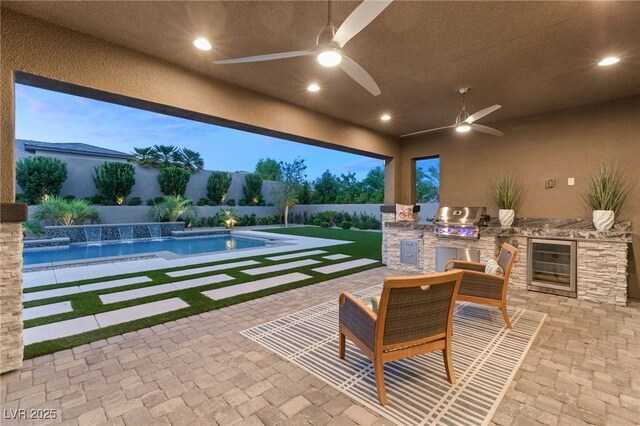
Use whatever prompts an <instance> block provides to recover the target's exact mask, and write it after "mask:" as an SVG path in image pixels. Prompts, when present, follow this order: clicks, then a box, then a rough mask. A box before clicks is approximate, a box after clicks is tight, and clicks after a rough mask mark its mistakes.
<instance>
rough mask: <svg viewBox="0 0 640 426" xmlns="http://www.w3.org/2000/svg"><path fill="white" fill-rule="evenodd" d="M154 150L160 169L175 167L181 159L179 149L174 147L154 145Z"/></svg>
mask: <svg viewBox="0 0 640 426" xmlns="http://www.w3.org/2000/svg"><path fill="white" fill-rule="evenodd" d="M152 149H153V156H154V158H155V160H156V164H157V166H158V167H168V166H173V165H174V164H175V163H176V160H177V159H178V157H179V151H178V148H176V147H175V146H172V145H154V146H153V148H152Z"/></svg>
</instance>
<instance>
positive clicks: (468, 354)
mask: <svg viewBox="0 0 640 426" xmlns="http://www.w3.org/2000/svg"><path fill="white" fill-rule="evenodd" d="M381 289H382V286H375V287H370V288H367V289H365V290H362V291H359V292H357V293H354V294H355V295H356V296H358V297H360V298H361V299H362V300H363V301H365V303H367V302H369V301H370V297H371V295H372V294H379V293H380V291H381ZM337 300H338V295H336V297H335V300H332V301H329V302H326V303H323V304H320V305H317V306H314V307H312V308H309V309H305V310H304V311H300V312H297V313H294V314H291V315H289V316H286V317H283V318H280V319H277V320H275V321H271V322H268V323H266V324H262V325H260V326H257V327H253V328H250V329H248V330H245V331H243V332H242V334H243V335H244V336H245V337H247V338H249V339H251V340H253V341H255V342H257V343H260V344H261V345H263V346H264V347H266V348H268V349H270V350H272V351H273V352H275V353H277V354H278V355H280V356H282V357H283V358H284V359H286V360H287V361H289V362H291V363H293V364H295V365H297V366H299V367H301V368H303V369H304V370H306V371H308V372H309V373H311V374H313V375H314V376H316V377H318V378H319V379H321V380H323V381H325V382H326V383H328V384H329V385H331V386H333V387H335V388H336V389H338V390H339V391H341V392H343V393H344V394H346V395H348V396H349V397H351V398H353V399H354V400H356V401H358V402H360V403H361V404H363V405H365V406H367V407H369V408H370V409H372V410H373V411H375V412H377V413H379V414H380V415H382V416H384V417H386V418H387V419H389V420H392V421H393V422H395V423H397V424H399V425H431V424H451V425H486V424H488V423H489V421H490V419H491V416H492V415H493V413H494V411H495V409H496V408H497V406H498V404H499V403H500V400H501V399H502V397H503V396H504V393H505V392H506V391H507V388H508V386H509V383H510V382H511V380H512V379H513V376H514V375H515V373H516V371H517V370H518V367H519V366H520V364H521V363H522V361H523V360H524V358H525V356H526V354H527V351H528V350H529V347H530V346H531V344H532V343H533V340H534V339H535V337H536V334H537V333H538V330H540V327H541V326H542V323H543V322H544V318H545V316H546V314H542V313H539V312H535V311H530V310H527V309H521V308H510V309H509V315H510V317H511V322H512V324H513V329H512V330H509V329H507V328H506V327H505V325H504V321H503V319H502V314H501V313H500V311H499V310H498V309H496V308H489V307H485V306H482V305H474V304H470V303H458V304H457V305H456V310H455V312H454V338H453V349H452V352H453V365H454V368H455V375H456V384H455V385H451V384H450V383H449V382H448V381H447V378H446V374H445V370H444V363H443V360H442V352H441V351H436V352H431V353H428V354H425V355H420V356H417V357H413V358H406V359H403V360H400V361H395V362H392V363H388V364H385V366H384V376H385V383H386V388H387V398H388V405H387V406H385V407H383V406H381V405H380V404H379V403H378V396H377V393H376V385H375V378H374V373H373V364H372V363H371V362H370V361H369V360H368V359H367V358H366V357H364V356H363V355H362V354H361V352H360V350H359V349H358V348H357V347H355V346H354V345H353V344H351V343H350V342H349V339H347V356H346V358H345V359H344V360H341V359H339V358H338V303H337Z"/></svg>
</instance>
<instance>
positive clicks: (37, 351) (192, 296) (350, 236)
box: [24, 228, 382, 358]
mask: <svg viewBox="0 0 640 426" xmlns="http://www.w3.org/2000/svg"><path fill="white" fill-rule="evenodd" d="M274 231H275V232H276V233H280V234H287V233H290V234H294V235H303V236H309V237H316V238H331V239H342V240H346V241H354V242H355V244H345V245H339V246H330V247H326V248H323V250H325V251H327V252H328V253H325V254H322V255H317V256H310V257H311V258H313V257H318V258H319V257H320V256H326V255H327V254H336V253H344V254H351V255H352V256H354V257H369V258H373V259H380V246H381V243H382V235H381V234H380V233H376V232H362V231H344V230H333V229H326V228H293V229H282V230H280V229H279V230H274ZM300 232H308V233H300ZM354 246H362V247H360V248H356V247H354ZM347 248H349V249H347ZM300 251H303V250H300ZM376 251H377V255H376V254H375V253H376ZM293 252H294V251H292V252H291V253H293ZM266 256H271V255H265V256H258V257H252V258H246V259H247V260H248V259H255V260H259V261H260V263H261V265H256V266H266V265H270V264H277V263H278V262H273V261H267V260H266V259H264V258H265V257H266ZM320 260H321V259H320ZM223 263H228V262H211V263H207V264H199V265H190V266H188V267H180V268H171V269H167V270H161V271H147V272H140V273H133V274H125V275H118V276H112V277H104V278H100V279H91V280H84V281H77V282H73V283H65V284H61V285H56V286H46V289H52V288H59V287H67V286H71V285H79V284H88V283H94V282H100V281H105V280H106V279H108V280H112V279H120V278H126V277H131V276H139V275H146V276H148V277H149V278H151V279H152V280H153V282H148V283H142V284H134V285H131V286H123V287H118V288H116V289H112V290H111V291H109V290H96V291H93V292H85V293H79V294H74V295H69V296H60V297H56V298H50V299H46V300H44V301H33V302H28V303H25V306H29V307H30V306H39V305H43V304H49V303H55V302H57V301H64V300H70V301H71V304H72V307H73V309H74V312H71V313H66V314H59V315H54V316H50V317H42V318H36V319H33V320H29V321H25V327H35V326H37V325H42V324H48V323H51V322H57V321H62V320H65V319H71V318H77V317H81V316H86V315H93V314H96V313H101V312H107V311H111V310H114V309H121V308H125V307H129V306H135V305H140V304H142V303H148V302H154V301H157V300H163V299H167V298H171V297H180V298H181V299H182V300H184V301H185V302H187V303H189V305H190V306H189V307H188V308H185V309H180V310H177V311H173V312H168V313H166V314H162V315H156V316H154V317H148V318H143V319H140V320H136V321H131V322H128V323H124V324H118V325H114V326H110V327H106V328H102V329H99V330H94V331H90V332H87V333H83V334H79V335H75V336H69V337H64V338H61V339H56V340H51V341H46V342H40V343H34V344H31V345H28V346H26V347H25V351H24V354H25V355H24V356H25V358H33V357H36V356H40V355H44V354H48V353H52V352H56V351H59V350H63V349H68V348H71V347H74V346H78V345H81V344H85V343H89V342H92V341H95V340H100V339H104V338H107V337H111V336H115V335H119V334H123V333H127V332H131V331H135V330H138V329H141V328H146V327H150V326H153V325H158V324H162V323H165V322H168V321H172V320H176V319H179V318H184V317H187V316H192V315H197V314H200V313H203V312H207V311H211V310H214V309H219V308H221V307H225V306H230V305H233V304H236V303H241V302H244V301H247V300H252V299H257V298H260V297H264V296H267V295H271V294H276V293H280V292H283V291H287V290H291V289H294V288H300V287H304V286H307V285H310V284H315V283H318V282H322V281H327V280H330V279H334V278H339V277H343V276H347V275H351V274H354V273H357V272H361V271H365V270H368V269H372V268H375V267H378V266H380V265H381V264H380V263H373V264H371V265H365V266H363V267H359V268H354V269H350V270H346V271H340V272H336V273H333V274H329V275H322V274H318V273H315V272H313V271H311V269H312V268H314V267H317V266H318V265H317V264H316V265H309V266H308V267H304V268H298V269H297V271H298V272H301V273H304V274H307V275H310V276H311V278H309V279H306V280H304V281H299V282H296V283H290V284H285V285H282V286H278V287H272V288H269V289H264V290H259V291H256V292H253V293H245V294H242V295H238V296H234V297H230V298H227V299H223V300H211V299H209V298H208V297H206V296H203V295H202V294H201V292H202V291H206V290H210V289H214V288H222V287H226V286H230V285H236V284H241V283H245V282H250V281H255V277H249V276H246V275H244V274H242V273H240V270H241V269H246V267H239V268H235V269H229V270H225V273H228V274H229V275H231V276H233V277H234V278H235V280H234V281H231V282H227V283H218V284H212V285H208V286H202V287H197V288H192V289H186V290H177V291H175V292H171V293H164V294H159V295H154V296H149V297H145V298H139V299H133V300H128V301H123V302H119V303H114V304H113V305H106V306H105V305H103V304H102V302H101V301H100V299H99V298H98V294H106V293H108V292H115V291H124V290H128V289H132V288H141V287H146V286H149V285H157V284H163V283H168V282H177V281H180V279H176V278H171V277H169V276H167V275H165V273H164V272H167V271H173V270H182V269H189V268H194V267H200V266H205V265H207V266H208V265H213V264H223ZM323 263H324V264H326V262H323ZM338 263H339V262H338ZM208 275H210V274H208V273H203V274H197V275H193V276H188V277H184V279H192V278H197V277H200V276H208ZM278 275H280V272H274V273H271V274H264V275H262V276H260V279H262V278H268V277H272V276H278ZM33 288H36V289H37V287H33ZM40 289H45V287H43V286H41V287H40ZM29 290H31V289H29ZM336 297H337V296H336Z"/></svg>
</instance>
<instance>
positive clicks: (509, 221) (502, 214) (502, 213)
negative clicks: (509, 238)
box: [498, 209, 516, 228]
mask: <svg viewBox="0 0 640 426" xmlns="http://www.w3.org/2000/svg"><path fill="white" fill-rule="evenodd" d="M515 218H516V212H515V210H513V209H500V210H499V211H498V219H500V225H502V226H503V227H505V228H509V227H510V226H511V225H513V220H514V219H515Z"/></svg>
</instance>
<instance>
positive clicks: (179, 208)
mask: <svg viewBox="0 0 640 426" xmlns="http://www.w3.org/2000/svg"><path fill="white" fill-rule="evenodd" d="M195 213H196V212H195V209H194V208H193V201H191V200H190V199H188V198H182V196H180V195H176V196H173V195H170V196H168V197H165V199H164V200H162V202H160V203H157V204H154V205H153V206H151V208H150V209H149V219H151V220H154V221H156V222H161V221H164V220H168V221H169V222H177V221H178V219H180V218H182V219H184V220H185V221H190V220H193V218H194V217H195Z"/></svg>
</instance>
